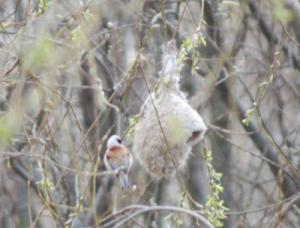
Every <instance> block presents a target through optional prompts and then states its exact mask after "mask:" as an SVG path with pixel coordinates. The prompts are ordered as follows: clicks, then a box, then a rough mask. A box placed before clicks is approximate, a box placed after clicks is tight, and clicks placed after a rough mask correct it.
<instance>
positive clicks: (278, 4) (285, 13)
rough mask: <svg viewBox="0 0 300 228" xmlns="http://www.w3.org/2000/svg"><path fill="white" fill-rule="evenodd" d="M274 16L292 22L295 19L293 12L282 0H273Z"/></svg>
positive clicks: (282, 20)
mask: <svg viewBox="0 0 300 228" xmlns="http://www.w3.org/2000/svg"><path fill="white" fill-rule="evenodd" d="M272 4H273V11H272V14H273V17H274V18H276V19H277V20H279V21H280V22H284V23H285V22H290V21H292V20H293V13H292V12H291V11H290V10H289V9H287V8H286V7H285V5H284V1H282V0H273V1H272Z"/></svg>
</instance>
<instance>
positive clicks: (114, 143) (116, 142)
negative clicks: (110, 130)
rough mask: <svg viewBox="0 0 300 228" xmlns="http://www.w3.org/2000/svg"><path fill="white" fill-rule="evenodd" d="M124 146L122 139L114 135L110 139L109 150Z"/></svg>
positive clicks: (108, 142)
mask: <svg viewBox="0 0 300 228" xmlns="http://www.w3.org/2000/svg"><path fill="white" fill-rule="evenodd" d="M119 146H122V139H121V137H120V136H118V135H112V136H110V137H109V139H108V141H107V148H108V149H111V148H113V147H119Z"/></svg>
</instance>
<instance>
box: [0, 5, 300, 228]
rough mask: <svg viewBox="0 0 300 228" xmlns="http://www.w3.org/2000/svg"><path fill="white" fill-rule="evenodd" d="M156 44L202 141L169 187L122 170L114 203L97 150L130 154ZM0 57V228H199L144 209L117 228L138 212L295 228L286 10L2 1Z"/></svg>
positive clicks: (295, 72)
mask: <svg viewBox="0 0 300 228" xmlns="http://www.w3.org/2000/svg"><path fill="white" fill-rule="evenodd" d="M170 39H175V40H176V43H177V46H178V49H179V51H180V54H179V61H178V64H181V65H182V67H183V68H182V72H181V82H180V83H181V89H182V91H183V92H184V93H185V94H186V95H187V97H188V98H189V102H190V104H191V105H192V107H193V108H195V109H196V110H197V111H198V112H199V113H200V114H201V115H202V116H203V118H204V120H205V123H206V124H207V126H208V128H209V130H208V132H207V134H206V136H205V140H204V142H203V143H200V144H198V145H196V146H194V148H193V152H192V154H191V156H190V159H189V162H188V165H187V167H186V168H185V170H183V171H181V173H180V175H176V176H175V177H172V178H169V179H161V180H157V179H155V178H153V177H151V176H150V175H149V174H147V173H146V172H145V171H144V169H143V168H142V167H140V165H139V164H138V162H135V164H134V167H133V170H132V171H131V173H130V178H131V180H132V182H133V184H134V185H135V189H133V190H132V191H130V192H128V193H124V192H121V191H120V190H119V189H118V188H116V187H115V185H114V181H113V178H112V175H109V174H108V173H107V172H105V171H104V167H103V163H102V158H103V152H104V151H105V143H106V139H107V137H108V136H109V135H111V134H112V133H117V134H120V135H122V137H124V138H125V139H126V144H127V146H128V147H129V148H130V147H131V144H132V131H133V130H134V124H135V123H136V122H137V121H138V115H137V114H138V113H139V110H140V107H141V106H142V104H143V103H144V101H145V98H146V97H147V95H149V92H151V91H154V90H155V88H156V85H157V83H160V81H159V71H160V69H161V61H160V57H161V46H162V44H164V43H166V42H167V41H168V40H170ZM0 48H1V52H0V179H1V180H0V226H1V227H64V226H66V227H88V226H91V227H98V226H99V227H101V226H103V227H113V225H116V224H117V223H119V224H118V226H119V227H168V226H169V227H199V223H198V222H197V220H195V219H192V218H191V217H189V216H187V215H186V214H179V213H178V212H176V213H174V212H168V213H162V212H161V211H158V210H157V211H155V210H154V211H155V212H154V213H143V214H141V215H140V216H136V217H134V218H132V219H130V220H129V221H128V222H126V223H125V222H124V216H125V217H128V216H130V215H132V214H133V213H134V212H136V210H138V209H137V208H134V205H139V204H143V205H150V206H162V205H173V206H176V207H180V208H184V209H187V210H193V211H196V212H199V213H201V214H202V215H203V216H204V217H206V218H207V219H208V220H209V221H210V222H211V223H213V224H214V225H215V226H217V227H285V228H286V227H299V226H300V219H299V218H300V209H299V208H300V191H299V189H300V171H299V169H300V135H299V134H300V114H299V113H300V110H299V109H300V74H299V70H300V52H299V50H300V3H299V1H298V0H257V1H255V0H240V1H238V0H185V1H183V0H161V1H159V0H145V1H138V0H124V1H121V0H100V1H96V0H80V1H79V0H64V1H58V0H2V1H0ZM144 76H145V78H146V80H147V82H148V84H149V85H150V90H151V91H148V90H147V85H146V84H145V81H144V79H143V77H144ZM170 121H171V122H172V120H170ZM174 121H175V123H174V124H173V125H172V123H170V124H171V125H172V127H173V128H174V135H175V136H176V137H180V132H179V131H178V129H176V117H174ZM180 177H182V178H180ZM226 208H229V210H227V209H226ZM119 210H121V212H122V213H115V214H112V213H113V212H116V211H119ZM122 210H123V211H122ZM225 216H226V218H225ZM122 221H123V222H124V223H123V222H122Z"/></svg>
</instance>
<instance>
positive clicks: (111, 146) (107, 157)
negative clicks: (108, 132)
mask: <svg viewBox="0 0 300 228" xmlns="http://www.w3.org/2000/svg"><path fill="white" fill-rule="evenodd" d="M132 163H133V158H132V155H131V153H130V152H129V150H128V149H127V148H126V147H125V146H124V145H123V142H122V139H121V137H120V136H118V135H112V136H110V138H109V139H108V141H107V149H106V151H105V154H104V164H105V167H106V168H107V169H109V170H113V171H117V174H116V176H117V177H118V178H119V183H120V186H121V188H122V189H123V190H128V189H129V187H130V185H129V181H128V172H129V170H130V168H131V166H132Z"/></svg>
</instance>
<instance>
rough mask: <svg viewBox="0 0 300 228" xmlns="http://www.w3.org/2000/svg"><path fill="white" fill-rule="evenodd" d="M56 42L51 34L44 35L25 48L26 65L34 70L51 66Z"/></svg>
mask: <svg viewBox="0 0 300 228" xmlns="http://www.w3.org/2000/svg"><path fill="white" fill-rule="evenodd" d="M53 50H54V44H53V40H52V37H51V36H50V34H44V35H42V36H41V37H40V38H39V39H38V40H37V41H36V43H35V44H34V45H33V46H31V47H29V48H26V49H25V50H23V55H24V66H25V68H27V69H31V70H33V71H36V70H39V69H41V68H42V67H45V66H47V65H48V66H49V65H50V64H49V63H50V62H51V61H52V57H53V54H54V53H53Z"/></svg>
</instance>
